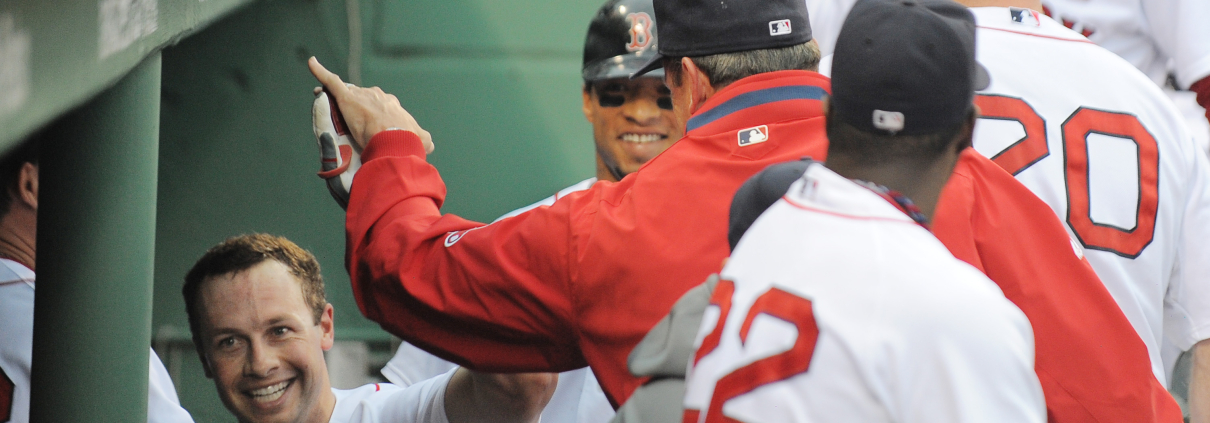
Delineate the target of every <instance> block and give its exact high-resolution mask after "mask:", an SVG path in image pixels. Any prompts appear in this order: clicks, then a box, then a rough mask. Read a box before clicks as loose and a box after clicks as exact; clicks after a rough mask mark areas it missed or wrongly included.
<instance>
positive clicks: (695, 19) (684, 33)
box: [630, 0, 811, 78]
mask: <svg viewBox="0 0 1210 423" xmlns="http://www.w3.org/2000/svg"><path fill="white" fill-rule="evenodd" d="M654 5H655V20H656V22H658V23H659V26H660V47H659V54H658V55H656V56H655V57H654V58H652V59H651V60H650V61H648V62H647V65H646V66H643V67H642V68H641V69H639V71H638V72H635V73H634V75H631V76H630V77H631V78H637V77H639V76H642V75H643V74H645V73H647V72H650V71H652V70H655V69H659V68H660V67H662V66H663V63H662V62H661V60H662V59H663V58H664V57H666V56H668V57H687V56H688V57H695V56H709V55H712V54H722V53H733V52H737V51H748V50H759V49H766V48H777V47H789V46H792V45H796V44H802V43H805V42H807V41H811V21H810V19H808V17H807V4H806V2H804V1H803V0H770V1H755V0H654Z"/></svg>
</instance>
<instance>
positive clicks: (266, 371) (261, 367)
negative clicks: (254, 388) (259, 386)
mask: <svg viewBox="0 0 1210 423" xmlns="http://www.w3.org/2000/svg"><path fill="white" fill-rule="evenodd" d="M280 365H281V360H279V359H278V357H277V354H276V353H275V352H274V351H273V348H271V347H269V346H268V345H266V344H265V343H264V342H258V341H253V342H251V343H250V345H249V347H248V360H247V362H246V364H245V365H244V374H245V375H247V376H255V377H266V376H269V375H271V374H273V372H274V371H275V370H277V368H278V367H280Z"/></svg>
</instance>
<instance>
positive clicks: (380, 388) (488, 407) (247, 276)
mask: <svg viewBox="0 0 1210 423" xmlns="http://www.w3.org/2000/svg"><path fill="white" fill-rule="evenodd" d="M182 293H183V294H184V297H185V305H186V310H187V311H188V313H189V326H190V329H191V330H192V332H193V334H194V337H193V342H194V344H195V346H196V347H197V351H198V358H199V359H201V362H202V367H203V369H204V370H205V372H206V376H207V377H209V378H211V379H214V385H215V387H216V388H217V389H218V393H219V397H220V398H221V399H222V400H223V404H224V405H226V406H227V409H228V410H230V411H231V413H232V414H234V415H235V416H236V417H238V418H239V420H240V421H242V422H277V421H295V422H301V421H309V422H315V421H328V422H332V423H344V422H349V423H353V422H362V423H372V422H392V423H410V422H435V423H446V422H452V423H459V422H537V420H538V414H539V413H540V411H541V410H542V407H543V406H544V405H545V404H546V401H547V400H548V399H549V398H550V394H551V393H552V392H553V389H552V386H551V385H552V384H553V383H554V379H553V377H551V376H549V375H544V374H537V375H491V374H479V373H474V372H469V371H467V370H465V369H457V370H455V369H451V370H450V371H448V372H445V373H444V374H442V375H440V376H438V377H434V378H431V379H428V380H426V381H424V382H421V383H417V384H414V385H412V386H409V387H406V388H402V387H397V386H394V385H391V384H385V383H375V384H369V385H365V386H362V387H359V388H356V389H351V390H340V389H334V388H332V387H331V385H330V384H329V381H328V372H327V366H326V364H325V362H324V357H323V351H325V350H327V349H329V348H331V347H332V343H333V341H334V331H335V327H334V325H333V321H332V316H333V309H332V305H331V304H329V303H328V302H327V301H326V299H325V297H324V287H323V278H322V276H321V275H320V270H319V262H317V261H316V260H315V257H314V256H312V255H311V253H309V252H307V251H306V250H303V249H302V248H299V247H298V246H297V245H295V244H294V243H292V242H290V241H289V240H287V239H285V238H281V237H275V236H271V235H264V234H253V235H243V236H239V237H234V238H230V239H228V240H226V241H224V242H223V243H221V244H219V245H217V246H215V247H213V248H211V249H210V250H209V251H207V252H206V254H205V255H203V256H202V258H201V259H199V260H198V261H197V263H196V264H194V266H193V268H192V269H190V271H189V273H188V274H187V275H186V276H185V286H184V288H183V289H182Z"/></svg>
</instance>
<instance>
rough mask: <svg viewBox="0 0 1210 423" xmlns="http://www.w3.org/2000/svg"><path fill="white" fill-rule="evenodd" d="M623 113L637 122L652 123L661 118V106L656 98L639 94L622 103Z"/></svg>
mask: <svg viewBox="0 0 1210 423" xmlns="http://www.w3.org/2000/svg"><path fill="white" fill-rule="evenodd" d="M622 114H623V115H624V116H626V119H629V120H631V121H633V122H635V123H638V124H644V125H650V124H654V123H655V122H656V121H658V120H659V119H660V106H659V104H658V103H657V102H656V98H653V97H651V96H646V95H637V96H634V97H631V98H629V99H627V100H626V103H625V104H622Z"/></svg>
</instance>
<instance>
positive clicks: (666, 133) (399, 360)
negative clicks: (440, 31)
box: [325, 0, 682, 423]
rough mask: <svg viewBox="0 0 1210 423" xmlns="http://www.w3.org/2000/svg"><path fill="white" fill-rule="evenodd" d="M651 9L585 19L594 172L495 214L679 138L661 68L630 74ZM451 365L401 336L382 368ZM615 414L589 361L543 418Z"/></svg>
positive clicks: (617, 172)
mask: <svg viewBox="0 0 1210 423" xmlns="http://www.w3.org/2000/svg"><path fill="white" fill-rule="evenodd" d="M654 16H655V12H654V10H652V8H651V0H610V1H607V2H605V4H604V5H602V6H601V8H600V9H599V10H598V11H597V13H596V15H595V16H594V17H593V20H592V22H591V23H590V24H589V27H588V36H587V37H586V39H585V42H584V62H583V71H582V72H581V74H582V76H583V78H584V89H583V100H584V116H585V118H587V119H588V121H589V122H590V123H592V125H593V138H594V140H595V147H596V156H597V168H596V176H595V177H592V178H588V179H585V180H584V181H581V182H579V183H577V184H575V185H572V186H570V187H567V188H564V189H563V190H560V191H559V192H558V193H556V194H555V195H553V196H551V197H548V198H546V199H544V200H542V201H539V202H537V203H534V204H532V205H530V206H528V207H523V208H520V209H517V210H514V211H512V212H509V213H508V214H505V215H504V216H502V217H500V219H503V218H506V217H510V216H515V215H518V214H521V213H523V212H525V211H528V210H530V209H533V208H536V207H539V206H550V205H552V204H554V202H555V200H557V199H559V198H562V197H564V196H567V195H568V194H571V193H573V192H577V191H582V190H585V189H588V187H590V186H592V184H593V183H596V181H598V180H602V181H611V182H617V181H618V180H619V179H621V178H622V177H625V175H628V174H630V173H632V172H634V171H636V170H638V168H639V167H640V166H641V165H642V164H644V163H646V162H647V161H648V160H650V159H651V158H652V157H654V156H655V155H657V154H659V153H660V152H663V151H664V150H665V149H666V148H668V146H670V145H672V143H673V142H674V141H676V140H678V139H680V138H681V135H682V131H681V129H679V128H678V127H677V126H678V125H676V124H675V123H674V122H673V115H672V100H671V98H670V97H669V95H668V88H667V87H665V86H664V81H663V80H662V78H663V76H664V74H663V72H653V73H651V74H648V75H646V76H644V77H642V78H636V79H633V80H631V79H630V78H629V77H630V74H631V73H633V72H634V71H636V70H638V69H639V67H640V66H642V65H643V64H645V63H646V60H647V59H649V58H650V57H651V56H653V55H655V54H656V46H657V45H658V32H657V31H656V26H655V17H654ZM325 116H326V115H325ZM453 367H455V364H453V363H450V362H448V361H445V360H442V359H440V358H437V357H435V356H433V355H432V354H429V353H427V352H424V351H423V350H421V349H419V348H416V347H415V346H412V345H410V344H407V343H404V344H403V345H400V348H399V349H398V350H397V351H396V353H395V356H394V357H393V358H391V361H390V362H388V363H387V364H386V366H385V367H384V368H383V369H382V374H383V375H384V376H386V378H387V380H390V381H391V382H392V383H395V384H397V385H401V386H407V385H409V384H411V383H412V381H420V380H425V379H428V378H430V377H433V376H436V375H439V374H441V373H444V372H445V371H448V370H449V369H451V368H453ZM613 414H614V411H613V407H612V406H610V404H609V401H608V400H606V399H605V394H604V393H603V392H601V387H600V384H598V383H597V379H596V377H595V376H593V374H592V372H591V371H589V370H588V369H587V368H580V369H576V370H571V371H567V372H563V373H561V374H560V375H559V384H558V387H557V388H556V390H555V394H554V397H553V398H552V399H551V401H550V403H549V404H548V405H547V407H546V410H545V411H543V413H542V418H543V420H544V421H548V422H582V423H589V422H601V423H603V422H606V421H609V419H610V418H612V417H613Z"/></svg>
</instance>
